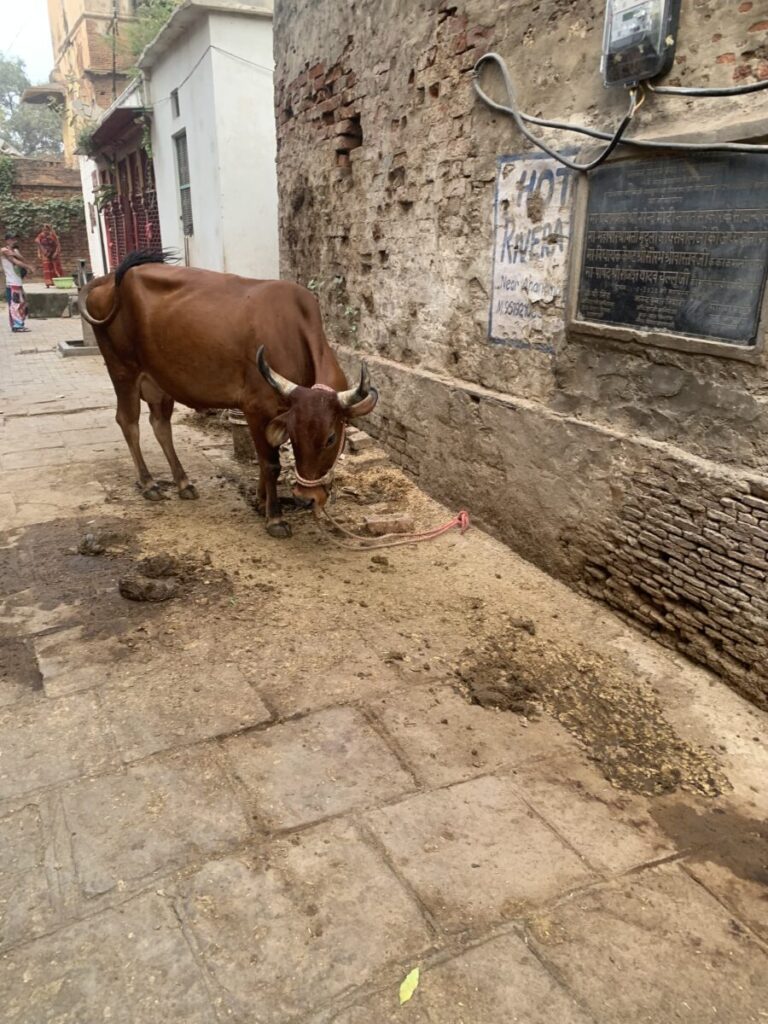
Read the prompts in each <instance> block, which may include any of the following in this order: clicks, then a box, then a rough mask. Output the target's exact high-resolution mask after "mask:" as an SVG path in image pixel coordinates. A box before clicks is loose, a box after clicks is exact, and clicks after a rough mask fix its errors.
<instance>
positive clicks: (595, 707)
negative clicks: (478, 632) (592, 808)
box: [457, 625, 729, 796]
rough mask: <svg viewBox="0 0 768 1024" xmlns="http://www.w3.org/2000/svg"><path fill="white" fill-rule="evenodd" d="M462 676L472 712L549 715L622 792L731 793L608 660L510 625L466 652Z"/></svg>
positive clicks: (642, 689)
mask: <svg viewBox="0 0 768 1024" xmlns="http://www.w3.org/2000/svg"><path fill="white" fill-rule="evenodd" d="M457 674H458V676H459V679H460V681H461V688H462V690H463V691H464V693H465V694H466V696H467V698H468V699H469V700H470V701H471V702H472V703H473V704H479V705H481V706H482V707H492V708H499V709H501V710H504V711H512V712H515V713H518V714H522V715H525V716H526V717H528V718H536V717H537V716H538V715H539V714H540V713H541V712H547V713H549V714H551V715H552V716H553V717H554V718H556V719H557V720H558V721H559V722H560V723H561V724H562V725H563V726H564V727H565V728H566V729H567V730H568V731H569V732H570V733H571V734H572V735H573V736H575V737H576V738H577V739H578V740H579V741H580V742H581V743H582V744H583V745H584V747H585V748H586V750H587V754H588V756H589V757H590V759H591V760H592V761H594V762H595V763H596V764H597V766H598V767H599V768H600V770H601V771H602V773H603V775H604V776H605V777H606V778H607V779H608V781H609V782H611V783H612V784H613V785H614V786H616V787H618V788H621V789H626V790H630V791H632V792H635V793H645V794H661V793H671V792H673V791H674V790H676V789H685V790H690V791H692V792H697V793H702V794H705V795H706V796H718V795H719V794H720V793H721V792H722V791H723V790H724V789H727V788H729V786H728V782H727V779H726V778H725V776H724V774H723V771H722V768H721V767H720V765H719V764H718V762H717V760H716V759H715V757H714V756H713V755H712V754H710V753H708V752H707V751H704V750H702V749H699V748H697V747H695V746H693V745H692V744H690V743H687V742H686V741H685V740H682V739H681V738H680V737H679V736H678V735H677V734H676V733H675V731H674V729H673V728H672V726H671V725H670V723H669V722H668V721H667V720H666V718H665V717H664V714H663V712H662V709H661V705H660V703H659V701H658V700H657V698H656V696H655V695H654V693H653V691H652V690H651V688H650V687H649V686H648V684H647V683H646V682H645V681H644V680H640V679H636V678H632V677H631V676H630V675H629V674H628V673H627V672H626V671H622V670H621V669H620V668H619V667H618V666H617V665H616V664H614V663H613V662H611V661H610V660H609V659H607V658H601V657H599V656H595V655H593V654H589V655H587V654H583V653H582V654H579V655H577V656H574V655H573V652H570V651H564V650H563V649H562V648H557V647H555V646H554V645H553V644H551V643H549V642H545V641H542V640H540V639H539V638H537V637H536V636H535V635H531V633H530V631H529V630H522V629H520V628H519V626H515V625H511V626H510V628H509V630H508V631H507V632H506V634H505V635H503V636H497V637H494V638H491V639H489V640H487V641H486V643H485V644H484V645H483V646H482V647H481V648H480V649H479V650H478V649H477V648H474V649H472V650H467V651H465V657H464V659H463V660H462V661H461V662H460V664H459V666H458V668H457Z"/></svg>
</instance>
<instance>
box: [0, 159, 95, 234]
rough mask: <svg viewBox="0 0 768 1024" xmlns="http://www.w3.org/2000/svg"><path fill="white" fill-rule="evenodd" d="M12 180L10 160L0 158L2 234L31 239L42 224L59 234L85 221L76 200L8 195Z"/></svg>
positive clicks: (81, 209)
mask: <svg viewBox="0 0 768 1024" xmlns="http://www.w3.org/2000/svg"><path fill="white" fill-rule="evenodd" d="M14 176H15V175H14V163H13V157H9V156H2V157H0V223H2V225H3V228H4V230H5V231H15V232H16V234H18V235H34V234H37V232H38V231H39V230H40V228H41V227H42V226H43V224H51V225H52V226H53V229H54V231H56V232H57V233H61V232H64V231H68V230H69V229H70V228H71V227H72V226H73V225H74V224H77V223H82V222H83V221H84V220H85V210H84V208H83V200H82V199H81V198H80V196H75V197H74V198H72V199H17V198H15V197H14V196H13V195H12V194H11V189H12V187H13V182H14Z"/></svg>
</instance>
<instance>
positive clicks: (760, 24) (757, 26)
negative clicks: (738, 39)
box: [747, 19, 768, 32]
mask: <svg viewBox="0 0 768 1024" xmlns="http://www.w3.org/2000/svg"><path fill="white" fill-rule="evenodd" d="M747 32H768V19H763V21H756V22H755V23H754V25H750V26H749V28H748V29H747Z"/></svg>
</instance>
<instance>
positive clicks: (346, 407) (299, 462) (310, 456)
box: [257, 346, 379, 508]
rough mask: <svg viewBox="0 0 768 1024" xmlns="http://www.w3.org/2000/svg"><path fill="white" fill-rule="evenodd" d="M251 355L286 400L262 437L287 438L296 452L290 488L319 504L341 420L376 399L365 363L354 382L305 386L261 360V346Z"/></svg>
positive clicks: (275, 441) (340, 437) (364, 411)
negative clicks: (293, 481)
mask: <svg viewBox="0 0 768 1024" xmlns="http://www.w3.org/2000/svg"><path fill="white" fill-rule="evenodd" d="M257 359H258V364H259V370H260V371H261V373H262V376H263V377H264V379H265V380H266V381H267V383H268V384H269V385H270V386H271V387H273V388H274V389H275V391H276V392H277V393H278V394H279V395H280V396H281V397H282V398H283V399H284V400H285V401H286V402H287V403H288V408H287V410H286V411H285V412H283V413H280V415H279V416H275V418H274V419H273V420H271V421H270V422H269V424H268V425H267V440H268V441H269V443H270V444H271V445H274V447H275V448H278V447H279V446H280V445H281V444H284V443H285V441H287V440H289V439H290V442H291V444H292V445H293V452H294V455H295V457H296V476H297V485H296V488H295V489H294V494H295V495H296V496H297V497H299V498H304V499H312V500H313V501H314V502H315V504H316V505H317V506H319V507H320V508H322V506H323V505H324V504H325V503H326V501H327V500H328V494H329V493H330V485H331V480H332V476H333V468H334V466H335V465H336V460H337V459H338V457H339V455H340V453H341V448H342V445H343V444H344V432H345V430H346V426H347V424H348V423H349V422H350V420H354V419H357V418H358V417H359V416H367V415H368V413H369V412H371V410H372V409H373V408H374V406H375V405H376V403H377V402H378V400H379V393H378V391H377V390H376V388H374V387H373V386H372V385H371V380H370V375H369V373H368V367H367V366H366V364H365V363H363V365H362V368H361V370H360V383H359V384H358V385H357V387H354V388H350V389H349V390H348V391H334V390H333V388H329V387H326V386H325V385H323V384H315V386H314V387H311V388H305V387H302V386H301V385H299V384H294V383H293V381H290V380H288V379H287V378H285V377H282V376H281V375H280V374H279V373H277V372H276V371H275V370H273V369H272V368H271V366H270V365H269V363H268V362H267V358H266V356H265V354H264V348H263V346H262V348H260V349H259V351H258V354H257Z"/></svg>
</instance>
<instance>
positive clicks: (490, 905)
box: [366, 776, 594, 931]
mask: <svg viewBox="0 0 768 1024" xmlns="http://www.w3.org/2000/svg"><path fill="white" fill-rule="evenodd" d="M366 820H367V821H368V823H369V824H370V826H371V828H372V829H373V831H374V833H375V834H376V835H377V836H378V838H379V839H380V841H381V842H382V843H383V844H384V847H385V848H386V850H387V853H388V855H389V857H390V858H391V860H392V862H393V864H394V865H395V867H396V869H397V870H398V871H399V872H400V873H401V874H402V876H403V877H404V878H406V879H407V880H408V882H410V884H411V885H412V886H413V888H414V889H415V891H416V892H417V893H418V895H419V898H420V899H421V900H422V902H423V903H424V904H425V905H426V906H427V907H428V908H429V911H430V912H431V914H432V915H433V916H434V918H435V919H436V920H437V922H438V923H439V924H440V926H441V927H443V928H445V929H446V930H448V931H457V930H460V929H462V928H472V929H478V928H484V927H488V926H489V925H491V924H493V923H495V922H499V921H503V920H504V919H507V918H512V917H517V916H519V915H520V913H521V912H522V911H523V910H524V909H525V908H526V907H527V906H529V905H530V904H535V903H538V902H541V901H543V900H547V899H551V898H553V897H554V896H557V895H558V894H560V893H564V892H567V891H568V890H569V889H572V888H574V887H576V886H579V885H585V884H587V883H588V882H590V881H591V880H592V878H593V877H594V876H593V875H592V873H591V872H590V871H589V869H588V868H587V866H586V865H585V864H584V862H583V861H582V860H581V859H580V857H579V856H578V855H577V854H576V853H574V851H573V850H571V849H569V847H568V846H566V844H565V843H564V842H563V841H562V840H561V839H560V838H559V837H558V836H557V835H556V834H555V832H554V831H553V830H552V829H551V828H550V827H549V826H548V825H546V824H545V823H544V822H543V821H542V820H541V819H540V818H539V817H538V816H537V815H535V814H534V812H533V811H532V810H531V809H530V808H529V807H527V806H526V804H525V803H524V801H523V800H522V799H521V798H520V796H519V795H518V793H517V790H516V788H515V786H514V785H513V783H512V782H511V781H510V780H509V779H505V778H503V777H502V778H496V777H493V776H486V777H485V778H481V779H475V780H473V781H471V782H465V783H461V784H459V785H457V786H453V787H451V788H449V789H442V790H437V791H435V792H431V793H425V794H421V795H419V796H415V797H411V798H410V799H406V800H404V801H403V802H402V803H398V804H395V805H393V806H391V807H387V808H384V809H381V810H378V811H374V812H372V813H371V814H369V815H367V817H366Z"/></svg>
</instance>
